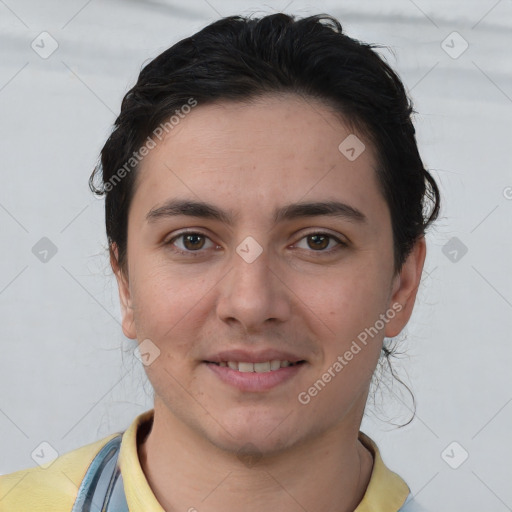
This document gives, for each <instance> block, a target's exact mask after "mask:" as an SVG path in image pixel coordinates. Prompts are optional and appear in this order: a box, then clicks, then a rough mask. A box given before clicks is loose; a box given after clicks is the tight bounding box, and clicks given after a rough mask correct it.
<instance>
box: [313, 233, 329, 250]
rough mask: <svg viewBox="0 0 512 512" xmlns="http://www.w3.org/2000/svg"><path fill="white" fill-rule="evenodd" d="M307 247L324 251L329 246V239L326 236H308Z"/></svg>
mask: <svg viewBox="0 0 512 512" xmlns="http://www.w3.org/2000/svg"><path fill="white" fill-rule="evenodd" d="M307 238H308V246H309V247H310V248H311V249H315V250H319V249H325V248H326V247H328V245H329V239H330V238H331V237H329V236H327V235H320V234H318V235H309V236H308V237H307Z"/></svg>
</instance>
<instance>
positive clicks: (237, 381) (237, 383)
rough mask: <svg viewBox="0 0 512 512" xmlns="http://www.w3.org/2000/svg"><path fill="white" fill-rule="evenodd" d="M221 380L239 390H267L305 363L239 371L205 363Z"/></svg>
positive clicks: (292, 374)
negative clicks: (267, 369)
mask: <svg viewBox="0 0 512 512" xmlns="http://www.w3.org/2000/svg"><path fill="white" fill-rule="evenodd" d="M205 364H206V366H208V368H210V370H211V371H212V372H213V373H215V374H216V375H217V376H218V377H219V378H220V379H221V380H222V381H223V382H225V383H226V384H230V385H231V386H234V387H236V388H238V389H239V390H240V391H252V392H258V391H267V390H269V389H272V388H273V387H275V386H278V385H279V384H283V383H284V382H286V381H287V380H290V379H291V378H292V377H293V376H295V375H296V374H297V372H299V371H300V369H301V368H302V367H303V366H304V364H305V363H301V364H296V365H293V366H287V367H285V368H279V370H272V371H270V372H263V373H256V372H239V371H238V370H232V369H231V368H230V367H229V366H218V365H216V364H214V363H205Z"/></svg>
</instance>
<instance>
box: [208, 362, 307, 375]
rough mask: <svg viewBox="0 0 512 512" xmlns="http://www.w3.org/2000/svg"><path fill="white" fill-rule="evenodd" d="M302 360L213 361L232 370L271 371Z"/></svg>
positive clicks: (249, 371)
mask: <svg viewBox="0 0 512 512" xmlns="http://www.w3.org/2000/svg"><path fill="white" fill-rule="evenodd" d="M303 362H304V361H297V362H296V363H292V362H290V361H279V360H278V359H273V360H272V361H264V362H261V363H250V362H243V361H221V362H220V363H213V364H216V365H217V366H222V367H228V368H231V369H232V370H236V371H239V372H242V373H251V372H255V373H266V372H273V371H276V370H279V369H280V368H288V366H294V365H297V364H301V363H303Z"/></svg>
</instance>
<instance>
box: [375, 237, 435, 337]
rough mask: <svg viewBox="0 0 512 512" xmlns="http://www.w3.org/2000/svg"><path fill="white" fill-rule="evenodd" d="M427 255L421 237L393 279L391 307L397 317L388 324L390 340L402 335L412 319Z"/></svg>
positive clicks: (387, 333)
mask: <svg viewBox="0 0 512 512" xmlns="http://www.w3.org/2000/svg"><path fill="white" fill-rule="evenodd" d="M426 253H427V247H426V243H425V237H424V236H421V237H420V238H419V239H418V240H417V241H416V243H415V244H414V247H413V249H412V250H411V252H410V254H409V256H408V257H407V259H406V260H405V262H404V264H403V266H402V269H401V270H400V272H399V273H398V275H396V276H395V277H394V278H393V287H392V291H391V298H390V303H389V307H390V308H392V309H393V310H394V311H395V312H396V315H395V316H394V317H393V318H391V319H390V320H389V322H388V323H387V324H386V329H385V336H386V337H388V338H393V337H394V336H397V335H398V334H400V332H401V331H402V329H403V328H404V327H405V326H406V324H407V322H408V321H409V319H410V318H411V315H412V311H413V308H414V303H415V301H416V293H417V292H418V288H419V285H420V281H421V274H422V271H423V264H424V263H425V256H426Z"/></svg>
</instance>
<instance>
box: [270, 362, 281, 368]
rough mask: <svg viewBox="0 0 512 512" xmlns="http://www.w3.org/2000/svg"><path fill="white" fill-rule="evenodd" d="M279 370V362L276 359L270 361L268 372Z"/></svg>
mask: <svg viewBox="0 0 512 512" xmlns="http://www.w3.org/2000/svg"><path fill="white" fill-rule="evenodd" d="M279 368H281V361H279V360H278V359H274V360H273V361H270V371H272V370H279Z"/></svg>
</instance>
